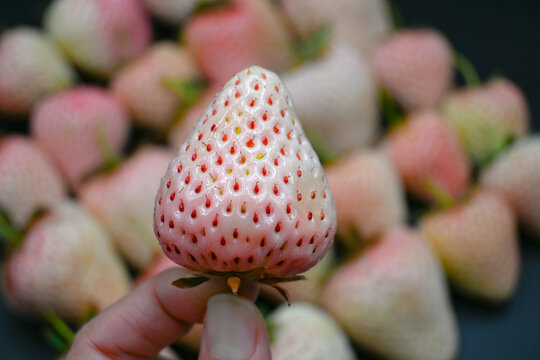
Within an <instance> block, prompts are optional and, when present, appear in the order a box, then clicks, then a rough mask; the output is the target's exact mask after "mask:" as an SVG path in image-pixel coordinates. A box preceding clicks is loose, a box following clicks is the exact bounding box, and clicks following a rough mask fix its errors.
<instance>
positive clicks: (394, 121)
mask: <svg viewBox="0 0 540 360" xmlns="http://www.w3.org/2000/svg"><path fill="white" fill-rule="evenodd" d="M379 104H380V106H381V111H382V113H383V115H384V118H385V119H386V122H387V123H388V127H389V128H390V129H395V128H397V127H399V126H401V125H403V124H404V123H405V118H404V116H403V113H402V111H401V109H400V108H399V105H398V104H397V102H396V101H395V100H394V98H393V97H392V95H390V93H389V92H388V91H387V90H384V89H383V90H381V91H380V92H379Z"/></svg>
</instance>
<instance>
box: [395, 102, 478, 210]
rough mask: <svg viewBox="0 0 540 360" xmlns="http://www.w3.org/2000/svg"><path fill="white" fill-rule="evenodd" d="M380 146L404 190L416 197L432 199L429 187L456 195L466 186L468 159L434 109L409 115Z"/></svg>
mask: <svg viewBox="0 0 540 360" xmlns="http://www.w3.org/2000/svg"><path fill="white" fill-rule="evenodd" d="M384 148H385V151H386V152H387V153H388V155H389V157H390V159H391V160H392V162H393V163H394V165H395V166H396V168H397V170H398V172H399V174H400V176H401V178H402V179H403V182H404V183H405V186H406V187H407V190H409V191H410V192H411V193H412V194H414V195H415V196H417V197H420V198H422V199H424V200H433V197H432V194H431V193H430V191H431V190H430V189H431V187H433V186H436V187H438V188H439V189H440V190H442V191H444V192H445V193H447V194H448V195H450V196H452V197H458V196H460V195H462V194H463V193H464V192H465V191H466V190H467V188H468V186H469V182H470V177H471V164H470V162H469V158H468V157H467V154H466V153H465V151H464V150H463V148H462V147H461V143H460V141H459V139H458V137H457V135H456V134H455V133H454V130H453V129H452V127H451V126H449V125H448V124H447V123H446V122H445V121H444V119H443V118H442V116H441V115H440V114H439V113H437V112H435V111H430V110H427V111H419V112H415V113H412V114H410V115H409V116H408V117H407V118H406V123H404V124H403V125H402V126H400V127H398V128H396V129H395V130H393V131H391V132H390V134H389V135H388V136H387V138H386V140H385V145H384Z"/></svg>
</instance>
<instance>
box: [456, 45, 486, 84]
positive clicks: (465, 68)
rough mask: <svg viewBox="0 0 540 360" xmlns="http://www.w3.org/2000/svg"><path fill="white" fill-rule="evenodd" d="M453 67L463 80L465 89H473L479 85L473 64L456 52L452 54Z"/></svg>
mask: <svg viewBox="0 0 540 360" xmlns="http://www.w3.org/2000/svg"><path fill="white" fill-rule="evenodd" d="M454 66H455V68H456V69H457V70H458V71H459V72H460V73H461V75H462V76H463V78H464V79H465V83H466V84H467V87H473V86H476V85H478V84H480V78H479V77H478V72H477V71H476V69H475V68H474V66H473V64H472V63H471V62H470V61H469V59H467V58H466V57H465V56H464V55H463V54H461V53H459V52H457V51H456V52H455V53H454Z"/></svg>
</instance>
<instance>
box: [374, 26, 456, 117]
mask: <svg viewBox="0 0 540 360" xmlns="http://www.w3.org/2000/svg"><path fill="white" fill-rule="evenodd" d="M371 60H372V63H373V69H374V71H375V74H376V76H377V79H378V80H379V82H380V84H381V85H382V86H383V87H384V88H386V89H387V90H388V91H389V92H390V94H391V95H392V96H393V97H395V99H396V100H397V102H398V103H399V104H400V105H402V106H403V107H404V108H405V109H408V110H411V109H418V108H432V107H435V106H437V105H438V104H439V103H440V102H441V100H442V99H443V97H444V95H445V94H446V92H447V91H448V90H449V89H450V86H451V85H452V77H453V67H452V66H453V65H452V48H451V47H450V44H449V43H448V40H446V38H444V36H443V35H442V34H440V33H439V32H436V31H434V30H419V29H409V30H401V31H399V32H396V33H395V34H393V35H392V36H390V37H389V38H388V40H386V41H385V42H383V43H382V44H380V45H379V46H378V47H377V49H375V51H374V53H373V56H372V59H371Z"/></svg>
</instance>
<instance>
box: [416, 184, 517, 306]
mask: <svg viewBox="0 0 540 360" xmlns="http://www.w3.org/2000/svg"><path fill="white" fill-rule="evenodd" d="M420 231H421V233H422V235H423V236H424V238H425V239H426V240H427V241H429V243H430V244H431V245H432V247H433V249H434V250H435V252H436V253H437V254H438V255H439V257H440V259H441V262H442V264H443V265H444V269H445V271H446V274H447V276H448V278H449V279H450V281H451V282H452V284H453V285H454V286H455V287H456V288H457V289H459V290H461V291H462V292H464V293H466V294H469V295H471V296H473V297H476V298H480V299H484V300H487V301H491V302H501V301H504V300H507V299H508V298H510V297H511V296H512V294H513V293H514V291H515V289H516V286H517V281H518V278H519V272H520V259H519V249H518V238H517V229H516V217H515V215H514V212H513V211H512V208H511V207H510V205H509V204H508V202H507V201H506V200H505V199H504V198H503V197H502V196H500V195H498V194H496V193H495V192H493V191H490V190H486V189H479V190H477V191H476V192H474V193H473V194H472V195H471V197H470V198H469V199H467V200H465V201H464V202H463V203H459V204H457V205H455V206H454V207H452V208H450V209H447V210H442V211H440V212H435V213H432V214H428V215H426V216H425V217H424V218H422V219H421V222H420Z"/></svg>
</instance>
